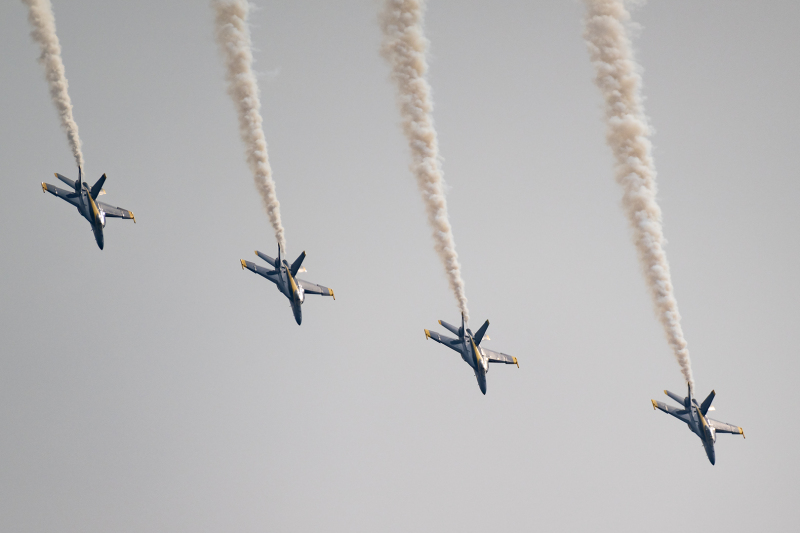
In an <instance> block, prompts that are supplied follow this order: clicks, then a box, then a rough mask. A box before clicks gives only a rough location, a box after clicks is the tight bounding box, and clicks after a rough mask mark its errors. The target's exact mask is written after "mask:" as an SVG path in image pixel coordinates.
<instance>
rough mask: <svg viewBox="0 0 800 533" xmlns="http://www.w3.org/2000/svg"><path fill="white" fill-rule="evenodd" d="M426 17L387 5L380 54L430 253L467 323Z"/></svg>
mask: <svg viewBox="0 0 800 533" xmlns="http://www.w3.org/2000/svg"><path fill="white" fill-rule="evenodd" d="M424 11H425V6H424V1H423V0H387V1H386V5H385V6H384V9H383V13H382V14H381V18H380V21H381V28H382V29H383V46H382V48H381V53H382V55H383V57H384V58H385V59H386V60H387V61H388V62H389V64H390V65H391V67H392V74H391V77H392V79H393V80H394V81H395V82H396V83H397V88H398V105H399V107H400V115H401V118H402V123H403V132H404V133H405V135H406V138H407V139H408V145H409V147H410V148H411V159H412V163H411V171H412V172H413V173H414V176H415V177H416V178H417V185H418V187H419V190H420V193H421V195H422V199H423V201H424V202H425V209H426V211H427V214H428V222H429V223H430V225H431V228H432V229H433V240H434V247H435V249H436V253H437V254H439V258H440V259H441V261H442V264H443V265H444V268H445V272H446V273H447V280H448V282H449V283H450V288H451V289H452V290H453V293H454V295H455V297H456V300H457V301H458V306H459V308H460V309H461V312H462V313H463V314H464V317H465V318H466V319H467V320H468V319H469V311H468V310H467V297H466V295H465V294H464V280H463V279H461V265H460V264H459V262H458V254H457V253H456V243H455V240H454V239H453V230H452V227H451V226H450V221H449V219H448V216H447V200H446V198H445V194H444V178H443V177H442V170H441V168H440V165H439V163H440V157H439V145H438V142H437V140H436V130H435V129H434V127H433V118H432V117H431V111H432V109H433V100H432V98H431V87H430V85H429V84H428V81H427V80H426V79H425V73H426V72H427V70H428V63H427V61H426V54H427V51H428V41H427V39H425V35H424V34H423V31H422V20H423V14H424Z"/></svg>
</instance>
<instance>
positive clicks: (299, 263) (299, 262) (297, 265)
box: [292, 252, 306, 276]
mask: <svg viewBox="0 0 800 533" xmlns="http://www.w3.org/2000/svg"><path fill="white" fill-rule="evenodd" d="M305 258H306V253H305V252H303V253H302V254H300V256H299V257H298V258H297V259H295V260H294V263H292V276H296V275H297V272H298V271H299V270H300V267H301V266H302V264H303V259H305Z"/></svg>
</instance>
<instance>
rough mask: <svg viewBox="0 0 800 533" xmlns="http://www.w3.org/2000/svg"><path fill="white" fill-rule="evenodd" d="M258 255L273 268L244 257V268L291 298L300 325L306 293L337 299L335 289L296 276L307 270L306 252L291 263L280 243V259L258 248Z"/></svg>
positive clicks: (293, 310)
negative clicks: (269, 282)
mask: <svg viewBox="0 0 800 533" xmlns="http://www.w3.org/2000/svg"><path fill="white" fill-rule="evenodd" d="M256 255H257V256H258V257H260V258H261V259H263V260H264V261H266V262H267V263H269V264H270V265H272V268H273V270H269V269H267V268H264V267H262V266H258V265H256V264H255V263H251V262H250V261H245V260H244V259H241V262H242V269H245V268H246V269H247V270H249V271H251V272H255V273H256V274H258V275H260V276H263V277H265V278H267V279H268V280H270V281H271V282H272V283H274V284H275V285H277V286H278V290H279V291H281V292H282V293H283V295H284V296H286V297H287V298H289V303H290V304H291V305H292V312H293V313H294V319H295V320H296V321H297V325H298V326H299V325H300V323H301V322H302V321H303V311H302V309H301V308H300V306H301V305H303V301H304V300H305V295H306V294H321V295H322V296H331V297H333V299H334V300H335V299H336V297H335V296H333V289H329V288H328V287H323V286H322V285H315V284H313V283H311V282H308V281H305V280H303V279H298V278H296V277H295V276H296V275H297V273H298V272H305V271H306V269H305V267H302V266H301V265H302V264H303V259H305V258H306V253H305V252H303V253H302V254H300V257H298V258H297V259H295V261H294V263H292V264H291V265H290V264H289V263H288V262H287V261H286V260H285V259H283V256H282V250H281V246H280V245H278V259H273V258H271V257H270V256H268V255H266V254H262V253H261V252H259V251H258V250H256Z"/></svg>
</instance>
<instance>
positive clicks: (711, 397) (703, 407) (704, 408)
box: [700, 390, 716, 416]
mask: <svg viewBox="0 0 800 533" xmlns="http://www.w3.org/2000/svg"><path fill="white" fill-rule="evenodd" d="M715 395H716V392H714V391H713V390H712V391H711V394H709V395H708V397H707V398H706V399H705V400H703V403H702V404H700V412H701V413H703V416H705V415H706V413H708V409H709V407H711V402H713V401H714V396H715Z"/></svg>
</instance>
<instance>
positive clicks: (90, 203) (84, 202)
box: [42, 167, 136, 250]
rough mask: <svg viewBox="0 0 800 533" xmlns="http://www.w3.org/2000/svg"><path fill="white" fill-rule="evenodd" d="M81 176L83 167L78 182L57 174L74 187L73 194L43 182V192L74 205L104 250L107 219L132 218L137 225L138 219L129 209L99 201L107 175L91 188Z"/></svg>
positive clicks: (79, 169) (57, 175)
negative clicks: (104, 232)
mask: <svg viewBox="0 0 800 533" xmlns="http://www.w3.org/2000/svg"><path fill="white" fill-rule="evenodd" d="M81 174H82V172H81V167H78V181H72V180H71V179H69V178H66V177H64V176H62V175H61V174H58V173H56V174H55V176H56V177H57V178H58V179H60V180H61V181H63V182H64V183H66V184H67V185H69V186H70V187H72V189H73V191H72V192H70V191H65V190H64V189H59V188H58V187H56V186H55V185H50V184H49V183H44V182H42V192H43V193H44V192H49V193H50V194H53V195H55V196H58V197H59V198H61V199H62V200H65V201H67V202H69V203H71V204H72V205H74V206H75V207H76V208H77V209H78V213H80V214H81V215H83V218H85V219H86V220H88V221H89V224H91V225H92V232H94V239H95V240H96V241H97V246H99V247H100V249H101V250H102V249H103V243H104V240H103V228H104V227H105V226H106V218H107V217H116V218H130V219H133V222H134V223H136V217H134V216H133V213H131V212H130V211H128V210H127V209H122V208H121V207H113V206H110V205H108V204H104V203H103V202H98V201H97V197H98V196H100V195H101V194H105V193H106V191H105V190H103V183H105V181H106V175H105V174H103V175H102V176H101V177H100V179H99V180H97V183H95V184H94V185H92V186H91V187H89V185H88V184H87V183H86V182H84V181H83V178H82V176H81Z"/></svg>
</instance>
